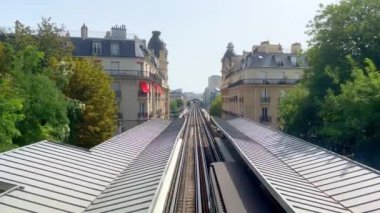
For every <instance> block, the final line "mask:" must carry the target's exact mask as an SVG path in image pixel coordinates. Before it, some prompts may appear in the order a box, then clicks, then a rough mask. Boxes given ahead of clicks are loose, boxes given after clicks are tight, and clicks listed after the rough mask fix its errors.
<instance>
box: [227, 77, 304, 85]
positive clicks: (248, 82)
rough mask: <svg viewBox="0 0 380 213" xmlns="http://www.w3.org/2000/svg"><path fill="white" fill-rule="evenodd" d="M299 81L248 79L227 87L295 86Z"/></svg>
mask: <svg viewBox="0 0 380 213" xmlns="http://www.w3.org/2000/svg"><path fill="white" fill-rule="evenodd" d="M299 81H300V79H262V78H260V79H259V78H250V79H242V80H238V81H236V82H234V83H231V84H229V85H228V87H235V86H238V85H242V84H296V83H298V82H299Z"/></svg>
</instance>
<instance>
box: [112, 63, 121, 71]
mask: <svg viewBox="0 0 380 213" xmlns="http://www.w3.org/2000/svg"><path fill="white" fill-rule="evenodd" d="M119 69H120V62H118V61H111V70H114V71H116V70H119Z"/></svg>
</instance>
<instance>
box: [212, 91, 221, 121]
mask: <svg viewBox="0 0 380 213" xmlns="http://www.w3.org/2000/svg"><path fill="white" fill-rule="evenodd" d="M222 104H223V102H222V96H220V95H218V96H216V98H215V99H214V101H213V102H212V103H211V107H210V115H212V116H217V117H221V116H222Z"/></svg>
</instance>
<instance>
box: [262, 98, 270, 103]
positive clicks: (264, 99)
mask: <svg viewBox="0 0 380 213" xmlns="http://www.w3.org/2000/svg"><path fill="white" fill-rule="evenodd" d="M260 102H261V103H262V104H269V103H270V97H261V99H260Z"/></svg>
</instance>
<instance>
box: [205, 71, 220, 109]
mask: <svg viewBox="0 0 380 213" xmlns="http://www.w3.org/2000/svg"><path fill="white" fill-rule="evenodd" d="M221 84H222V77H221V76H219V75H212V76H210V77H209V78H208V85H207V87H206V89H205V91H204V92H203V103H204V107H205V108H206V109H209V108H210V107H211V103H212V102H213V101H214V100H215V98H216V96H218V95H220V85H221Z"/></svg>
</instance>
